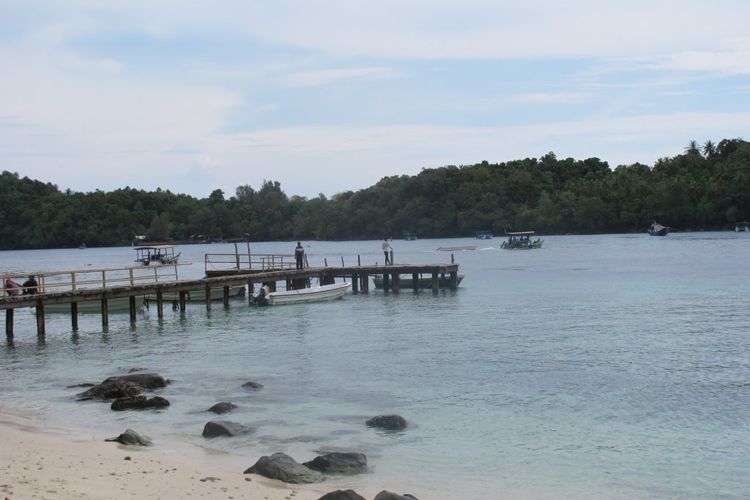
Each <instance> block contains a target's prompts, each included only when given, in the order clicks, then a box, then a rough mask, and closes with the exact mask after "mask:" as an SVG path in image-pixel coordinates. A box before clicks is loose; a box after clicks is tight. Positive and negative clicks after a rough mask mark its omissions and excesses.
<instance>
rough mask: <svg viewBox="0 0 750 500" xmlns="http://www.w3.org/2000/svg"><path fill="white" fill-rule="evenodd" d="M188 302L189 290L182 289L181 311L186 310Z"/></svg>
mask: <svg viewBox="0 0 750 500" xmlns="http://www.w3.org/2000/svg"><path fill="white" fill-rule="evenodd" d="M186 302H187V292H186V291H185V290H180V312H183V313H184V312H185V303H186Z"/></svg>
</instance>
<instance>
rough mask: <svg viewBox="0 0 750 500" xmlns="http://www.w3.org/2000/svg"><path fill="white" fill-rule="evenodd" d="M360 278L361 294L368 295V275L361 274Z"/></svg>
mask: <svg viewBox="0 0 750 500" xmlns="http://www.w3.org/2000/svg"><path fill="white" fill-rule="evenodd" d="M360 276H362V293H370V275H369V274H367V273H362V274H360Z"/></svg>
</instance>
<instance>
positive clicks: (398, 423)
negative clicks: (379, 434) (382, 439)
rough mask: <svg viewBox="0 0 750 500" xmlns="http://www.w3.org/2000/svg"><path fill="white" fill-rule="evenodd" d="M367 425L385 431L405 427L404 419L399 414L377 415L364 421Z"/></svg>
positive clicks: (398, 429)
mask: <svg viewBox="0 0 750 500" xmlns="http://www.w3.org/2000/svg"><path fill="white" fill-rule="evenodd" d="M365 423H366V424H367V426H368V427H377V428H379V429H385V430H387V431H400V430H403V429H406V419H405V418H404V417H402V416H401V415H378V416H377V417H372V418H371V419H369V420H368V421H367V422H365Z"/></svg>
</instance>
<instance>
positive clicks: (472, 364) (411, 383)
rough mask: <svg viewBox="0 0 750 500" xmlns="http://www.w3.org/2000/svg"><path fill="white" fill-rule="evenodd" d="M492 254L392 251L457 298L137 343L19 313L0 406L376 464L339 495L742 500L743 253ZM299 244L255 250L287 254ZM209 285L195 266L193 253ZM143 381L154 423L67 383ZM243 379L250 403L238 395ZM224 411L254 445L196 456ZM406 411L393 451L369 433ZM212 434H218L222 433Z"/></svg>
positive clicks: (162, 325)
mask: <svg viewBox="0 0 750 500" xmlns="http://www.w3.org/2000/svg"><path fill="white" fill-rule="evenodd" d="M500 243H501V240H500V239H494V240H490V241H481V242H480V241H476V240H473V239H452V240H420V241H409V242H407V241H395V242H394V244H393V246H394V249H395V253H396V260H397V262H409V263H416V262H447V261H449V260H450V254H449V253H445V252H438V251H436V248H438V247H440V246H457V245H477V247H478V248H477V250H475V251H462V252H455V257H456V260H457V262H458V263H459V264H460V265H461V273H462V274H465V275H466V278H465V280H464V281H463V283H462V285H461V287H460V289H459V290H457V291H455V292H452V291H441V293H439V294H437V295H433V294H432V293H430V292H427V293H425V292H420V293H416V294H415V293H413V292H412V291H410V290H406V291H402V293H401V294H399V295H391V294H384V293H383V292H382V291H375V292H373V293H371V294H370V295H357V296H354V295H351V294H350V295H347V296H345V298H344V299H342V300H339V301H336V302H330V303H321V304H309V305H299V306H285V307H278V308H250V307H248V306H247V305H246V304H245V303H244V302H242V301H237V302H233V303H232V306H231V307H230V308H229V309H228V310H224V309H223V308H222V307H221V306H214V308H213V310H212V311H211V312H210V313H207V311H206V310H205V307H203V306H200V305H195V306H189V308H188V311H187V313H186V314H185V315H184V316H181V315H180V314H179V313H178V312H172V311H171V310H170V311H167V312H166V316H165V318H164V319H163V320H162V321H159V320H158V319H157V318H156V314H155V313H154V312H152V313H151V314H150V315H147V316H144V317H140V318H139V320H138V322H137V324H136V325H135V327H131V325H130V323H129V321H128V318H127V315H125V316H124V317H122V316H113V317H111V323H110V328H109V331H108V332H107V333H106V334H103V333H102V331H101V324H100V318H99V316H98V315H87V316H82V317H81V325H80V326H81V329H80V331H79V332H78V333H77V334H73V333H72V332H71V331H70V320H69V317H68V316H67V315H49V316H48V318H47V330H48V335H47V338H46V341H45V342H43V343H39V342H38V341H37V337H36V332H35V329H34V328H35V327H34V321H33V315H32V313H31V312H29V311H19V312H17V313H16V339H15V343H14V345H13V346H9V345H7V343H5V341H4V338H3V339H0V340H2V342H3V349H2V350H1V351H0V377H1V378H2V380H3V384H1V385H0V396H1V398H2V405H3V406H4V407H10V408H15V409H18V410H21V411H24V412H31V413H34V414H38V415H40V416H43V417H44V418H46V419H48V420H50V421H51V422H53V423H63V424H65V425H69V426H80V427H87V428H89V429H91V430H90V431H89V432H90V433H91V434H92V435H96V436H100V435H116V434H118V433H119V432H121V431H122V430H124V429H125V428H126V427H133V428H135V429H137V430H139V431H140V432H143V433H145V434H147V435H150V436H151V437H152V438H154V439H155V441H156V443H157V446H160V447H161V448H162V449H167V450H172V451H174V452H175V453H178V452H179V453H193V454H194V455H196V456H197V457H199V458H200V459H201V460H205V461H216V462H223V463H224V464H225V465H229V466H231V467H236V469H237V470H238V471H240V472H241V471H242V470H243V469H244V468H245V467H247V466H249V465H251V464H252V463H254V462H255V460H256V459H257V458H258V457H259V456H261V455H263V454H269V453H272V452H276V451H284V452H287V453H289V454H290V455H292V456H293V457H295V458H296V459H297V460H298V461H304V460H309V459H310V458H312V457H313V456H314V455H315V453H316V451H319V450H338V449H352V450H357V451H363V452H364V453H366V454H367V456H368V459H369V463H370V465H371V467H372V472H371V473H369V474H366V475H363V476H356V477H353V478H349V479H345V480H343V481H339V482H337V483H336V485H337V487H338V486H339V485H345V486H347V487H353V488H355V489H357V490H358V491H360V492H361V493H367V494H368V495H370V496H372V495H373V494H374V493H375V492H377V491H379V490H380V489H383V488H387V489H390V490H392V491H400V492H411V493H413V494H415V495H417V496H418V497H419V498H420V499H423V500H424V499H430V498H436V499H437V498H480V497H481V498H550V499H551V498H591V499H594V498H622V499H626V498H627V499H633V498H644V499H645V498H649V499H651V498H681V499H682V498H727V499H729V498H747V497H748V495H750V460H749V459H748V457H747V452H748V450H749V449H750V328H748V321H749V319H750V314H749V313H750V293H749V292H750V263H749V261H750V259H749V257H750V235H748V234H735V233H729V232H726V233H693V234H689V233H683V234H671V235H669V236H668V237H666V238H652V237H648V236H647V235H617V236H614V235H605V236H565V237H563V236H560V237H547V238H545V248H544V249H542V250H539V251H528V252H523V251H515V252H514V251H504V250H498V246H499V244H500ZM306 245H307V251H308V254H309V258H310V260H311V263H318V262H321V261H322V259H323V258H324V257H326V258H328V262H329V264H333V263H334V262H336V263H340V256H341V255H342V254H343V255H344V256H345V259H346V262H347V264H350V263H353V262H356V255H357V254H360V255H361V258H362V262H363V263H367V264H369V263H373V262H375V261H380V262H382V254H381V253H380V251H379V249H380V245H379V242H376V241H372V242H336V243H330V242H310V243H307V244H306ZM293 248H294V243H285V244H279V243H263V244H254V245H253V246H252V249H253V251H254V252H258V253H265V252H269V253H270V252H276V253H279V252H283V253H291V252H292V250H293ZM180 250H181V251H182V252H183V259H185V260H189V261H193V262H194V264H193V265H192V266H189V267H187V268H183V269H185V270H184V271H182V272H183V275H184V276H185V277H188V276H201V275H202V273H203V264H202V262H203V253H204V252H231V251H233V247H232V245H210V246H207V245H201V246H184V247H182V248H181V249H180ZM131 254H134V252H133V251H132V249H130V248H106V249H89V250H56V251H29V252H1V253H0V268H2V269H3V270H24V271H26V270H32V269H44V270H52V269H60V268H81V267H84V266H92V267H98V266H103V265H104V266H106V265H109V266H121V265H128V264H129V262H130V261H131V260H132V259H133V258H134V256H133V255H131ZM132 367H142V368H148V369H152V370H155V371H158V372H159V373H161V374H163V375H164V376H166V377H168V378H170V379H172V380H173V381H174V383H173V384H172V385H170V386H169V387H167V388H166V389H164V390H163V391H162V392H161V394H162V395H164V396H165V397H167V398H168V399H169V400H170V401H171V402H172V406H171V407H170V408H169V409H168V410H166V411H162V412H142V413H135V412H125V413H117V412H112V411H111V410H109V407H108V405H106V404H102V403H95V402H92V403H76V402H73V396H74V394H75V392H76V390H75V389H66V386H67V385H70V384H75V383H80V382H84V381H92V382H97V381H100V380H102V379H104V378H105V377H107V376H109V375H113V374H117V373H120V372H121V370H124V369H128V368H132ZM247 380H255V381H259V382H261V383H263V384H264V385H265V388H264V389H263V390H262V391H259V392H255V393H250V392H247V391H245V390H244V389H242V388H241V387H240V385H241V384H242V383H243V382H245V381H247ZM218 401H233V402H235V403H236V404H238V405H240V408H239V409H238V410H236V411H235V412H234V413H231V414H228V415H226V416H225V417H227V419H229V420H233V421H237V422H241V423H246V424H250V425H254V426H257V428H258V430H257V432H256V433H255V434H252V435H249V436H247V437H239V438H233V439H220V440H213V441H205V440H203V438H201V436H200V433H201V430H202V428H203V424H204V423H205V422H206V421H208V420H210V419H211V417H212V416H213V415H212V414H209V413H205V411H204V410H205V409H207V408H208V407H209V406H211V405H212V404H214V403H215V402H218ZM383 413H399V414H401V415H403V416H404V417H406V418H407V419H408V420H409V422H410V427H409V428H408V429H407V430H406V431H405V432H403V433H395V434H385V433H381V432H377V431H374V430H372V429H368V428H367V427H366V426H365V425H364V420H365V419H366V418H368V417H370V416H374V415H377V414H383ZM222 418H223V417H222Z"/></svg>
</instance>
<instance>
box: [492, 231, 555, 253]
mask: <svg viewBox="0 0 750 500" xmlns="http://www.w3.org/2000/svg"><path fill="white" fill-rule="evenodd" d="M505 235H506V236H507V237H508V239H507V240H506V241H503V244H502V245H500V248H502V249H504V250H533V249H535V248H542V245H543V244H544V240H543V239H540V238H537V239H535V240H532V239H531V236H533V235H534V231H518V232H515V233H505Z"/></svg>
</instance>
